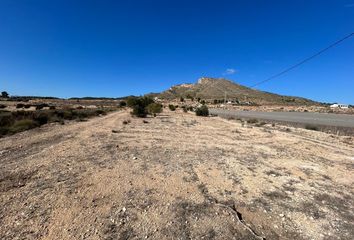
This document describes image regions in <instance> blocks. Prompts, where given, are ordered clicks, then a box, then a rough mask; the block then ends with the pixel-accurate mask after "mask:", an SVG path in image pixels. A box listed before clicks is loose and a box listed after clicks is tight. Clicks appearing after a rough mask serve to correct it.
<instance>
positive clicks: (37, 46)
mask: <svg viewBox="0 0 354 240" xmlns="http://www.w3.org/2000/svg"><path fill="white" fill-rule="evenodd" d="M353 31H354V0H343V1H342V0H332V1H330V0H327V1H322V0H321V1H320V0H317V1H313V0H296V1H290V0H278V1H271V0H269V1H264V0H263V1H260V0H259V1H254V0H248V1H246V0H244V1H223V0H218V1H216V0H215V1H208V0H203V1H191V0H189V1H186V0H178V1H172V0H171V1H166V0H164V1H155V0H140V1H137V0H129V1H118V0H115V1H107V0H100V1H99V0H97V1H93V0H85V1H72V0H70V1H69V0H50V1H48V0H22V1H19V0H0V90H7V91H8V92H9V93H10V94H16V95H42V96H58V97H72V96H107V97H118V96H124V95H130V94H135V95H139V94H144V93H148V92H158V91H162V90H165V89H167V88H169V87H170V86H171V85H173V84H180V83H185V82H195V81H196V80H197V79H198V78H199V77H202V76H210V77H225V78H228V79H231V80H233V81H236V82H238V83H240V84H243V85H246V86H249V85H252V84H254V83H256V82H258V81H261V80H264V79H265V78H268V77H269V76H271V75H273V74H275V73H278V72H279V71H281V70H283V69H284V68H286V67H288V66H290V65H292V64H294V63H296V62H298V61H299V60H302V59H303V58H305V57H307V56H309V55H311V54H313V53H314V52H316V51H318V50H320V49H322V48H324V47H326V46H327V45H329V44H331V43H332V42H334V41H336V40H337V39H340V38H342V37H343V36H345V35H347V34H349V33H351V32H353ZM258 89H261V90H265V91H270V92H275V93H280V94H286V95H296V96H303V97H307V98H311V99H314V100H318V101H326V102H343V103H354V37H352V38H351V39H349V40H347V41H345V42H343V43H342V44H341V45H339V46H337V47H335V48H333V49H331V50H330V51H328V52H326V53H325V54H323V55H321V56H320V57H318V58H316V59H314V60H313V61H311V62H308V63H307V64H305V65H303V66H302V67H300V68H298V69H296V70H294V71H292V72H290V73H288V74H286V75H284V76H282V77H280V78H278V79H275V80H273V81H271V82H268V83H266V84H263V85H260V86H258Z"/></svg>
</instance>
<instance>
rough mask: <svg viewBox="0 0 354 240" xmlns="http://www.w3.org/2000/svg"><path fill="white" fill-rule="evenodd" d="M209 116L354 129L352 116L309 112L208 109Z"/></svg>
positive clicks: (353, 117)
mask: <svg viewBox="0 0 354 240" xmlns="http://www.w3.org/2000/svg"><path fill="white" fill-rule="evenodd" d="M209 112H210V113H211V114H217V115H220V116H222V115H223V116H232V117H239V118H256V119H261V120H271V121H281V122H292V123H301V124H314V125H324V126H333V127H349V128H354V115H346V114H331V113H310V112H257V111H236V110H226V109H215V108H214V109H209Z"/></svg>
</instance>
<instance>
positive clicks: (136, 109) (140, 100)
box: [127, 97, 156, 118]
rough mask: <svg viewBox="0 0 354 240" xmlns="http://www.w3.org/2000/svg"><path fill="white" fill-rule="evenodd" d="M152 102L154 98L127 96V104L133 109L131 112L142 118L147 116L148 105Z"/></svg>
mask: <svg viewBox="0 0 354 240" xmlns="http://www.w3.org/2000/svg"><path fill="white" fill-rule="evenodd" d="M152 103H154V100H153V99H152V98H150V97H129V98H128V99H127V105H128V106H129V107H131V108H132V109H133V111H132V112H131V114H132V115H133V116H136V117H142V118H144V117H146V116H147V114H148V113H149V111H148V106H149V105H150V104H152ZM155 107H156V106H155ZM150 110H152V109H150ZM155 110H156V109H155Z"/></svg>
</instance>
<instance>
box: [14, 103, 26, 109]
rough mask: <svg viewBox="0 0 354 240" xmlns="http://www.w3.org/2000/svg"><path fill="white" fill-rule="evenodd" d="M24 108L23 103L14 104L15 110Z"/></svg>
mask: <svg viewBox="0 0 354 240" xmlns="http://www.w3.org/2000/svg"><path fill="white" fill-rule="evenodd" d="M24 107H25V104H23V103H18V104H16V108H24Z"/></svg>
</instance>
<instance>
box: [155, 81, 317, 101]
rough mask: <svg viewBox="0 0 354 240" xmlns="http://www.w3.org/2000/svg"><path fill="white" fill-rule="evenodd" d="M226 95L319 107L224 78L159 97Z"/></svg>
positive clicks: (179, 87)
mask: <svg viewBox="0 0 354 240" xmlns="http://www.w3.org/2000/svg"><path fill="white" fill-rule="evenodd" d="M225 93H226V98H227V100H230V101H239V102H250V103H254V104H261V105H264V104H281V105H317V104H320V103H318V102H315V101H312V100H309V99H306V98H301V97H291V96H283V95H278V94H274V93H269V92H263V91H258V90H255V89H251V88H248V87H245V86H242V85H239V84H237V83H235V82H233V81H230V80H227V79H223V78H208V77H203V78H200V79H199V80H198V82H197V83H195V84H181V85H176V86H173V87H171V88H170V89H169V90H166V91H164V92H162V93H160V94H157V96H158V97H160V98H164V99H177V98H180V97H184V98H187V97H193V98H201V99H204V100H209V101H213V100H214V99H216V100H221V99H224V97H225Z"/></svg>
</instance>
